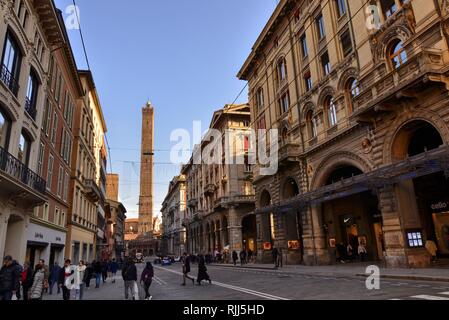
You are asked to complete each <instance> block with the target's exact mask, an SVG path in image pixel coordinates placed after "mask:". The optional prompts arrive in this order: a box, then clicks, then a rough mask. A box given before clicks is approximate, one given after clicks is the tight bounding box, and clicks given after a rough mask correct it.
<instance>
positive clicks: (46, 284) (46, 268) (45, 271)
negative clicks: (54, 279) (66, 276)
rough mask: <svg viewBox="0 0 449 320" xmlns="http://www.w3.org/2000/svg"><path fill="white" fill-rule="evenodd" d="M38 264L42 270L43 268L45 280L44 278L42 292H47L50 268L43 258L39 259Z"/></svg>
mask: <svg viewBox="0 0 449 320" xmlns="http://www.w3.org/2000/svg"><path fill="white" fill-rule="evenodd" d="M39 264H40V265H41V266H42V268H43V270H44V276H45V280H44V293H48V287H49V285H48V278H50V269H49V267H48V266H47V265H46V264H45V260H44V259H40V260H39Z"/></svg>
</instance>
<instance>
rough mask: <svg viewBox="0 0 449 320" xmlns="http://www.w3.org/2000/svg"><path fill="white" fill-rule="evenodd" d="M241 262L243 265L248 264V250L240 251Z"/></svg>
mask: <svg viewBox="0 0 449 320" xmlns="http://www.w3.org/2000/svg"><path fill="white" fill-rule="evenodd" d="M240 264H241V265H242V266H243V265H244V264H246V251H245V250H242V251H240Z"/></svg>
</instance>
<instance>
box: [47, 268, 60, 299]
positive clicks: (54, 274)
mask: <svg viewBox="0 0 449 320" xmlns="http://www.w3.org/2000/svg"><path fill="white" fill-rule="evenodd" d="M60 272H61V267H60V266H59V264H58V263H57V262H55V264H54V265H53V267H52V268H51V270H50V278H49V279H48V280H49V281H48V283H49V289H50V292H49V294H50V295H52V294H53V287H54V286H55V284H56V286H57V287H58V294H59V293H61V288H59V286H58V278H59V273H60Z"/></svg>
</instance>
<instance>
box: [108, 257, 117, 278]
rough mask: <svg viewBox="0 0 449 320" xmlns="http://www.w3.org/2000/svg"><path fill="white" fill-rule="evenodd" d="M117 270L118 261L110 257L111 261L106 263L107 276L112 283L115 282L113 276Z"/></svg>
mask: <svg viewBox="0 0 449 320" xmlns="http://www.w3.org/2000/svg"><path fill="white" fill-rule="evenodd" d="M117 271H118V263H117V262H116V261H115V259H112V261H110V262H109V264H108V277H109V278H111V279H112V283H115V276H116V275H117Z"/></svg>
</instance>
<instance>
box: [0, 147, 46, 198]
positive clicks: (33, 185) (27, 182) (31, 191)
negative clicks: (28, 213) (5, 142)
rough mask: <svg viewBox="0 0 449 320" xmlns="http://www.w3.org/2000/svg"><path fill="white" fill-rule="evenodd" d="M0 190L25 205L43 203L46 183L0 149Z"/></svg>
mask: <svg viewBox="0 0 449 320" xmlns="http://www.w3.org/2000/svg"><path fill="white" fill-rule="evenodd" d="M0 190H1V192H2V193H10V194H11V198H15V197H17V198H20V201H24V202H25V204H26V205H32V206H35V205H39V204H41V203H43V202H45V200H46V198H45V192H46V182H45V180H44V179H42V178H41V177H39V176H38V175H37V174H36V173H34V172H33V171H31V170H30V169H29V168H28V167H27V166H26V165H24V164H23V163H22V162H20V161H19V160H18V159H16V158H15V157H13V156H12V155H11V154H9V153H8V152H7V151H6V150H5V149H3V148H2V147H0Z"/></svg>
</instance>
